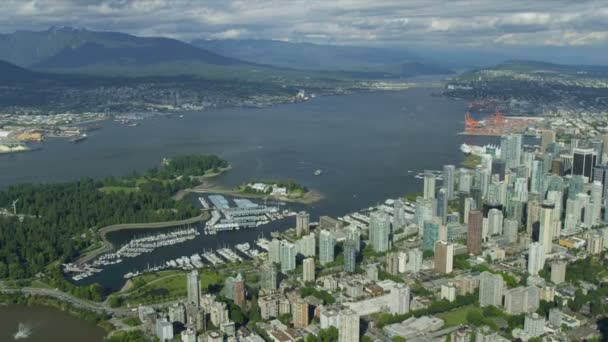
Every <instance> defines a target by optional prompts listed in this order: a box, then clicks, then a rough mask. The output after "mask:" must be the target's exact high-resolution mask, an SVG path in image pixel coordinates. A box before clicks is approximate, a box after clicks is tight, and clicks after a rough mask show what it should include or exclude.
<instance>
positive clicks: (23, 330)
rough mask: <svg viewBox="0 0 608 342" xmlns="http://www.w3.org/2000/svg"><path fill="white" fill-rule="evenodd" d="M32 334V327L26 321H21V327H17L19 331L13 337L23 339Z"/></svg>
mask: <svg viewBox="0 0 608 342" xmlns="http://www.w3.org/2000/svg"><path fill="white" fill-rule="evenodd" d="M31 335H32V327H30V326H29V325H27V324H25V323H19V328H18V329H17V332H16V333H15V335H13V338H14V339H15V340H21V339H25V338H28V337H30V336H31Z"/></svg>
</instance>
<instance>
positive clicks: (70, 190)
mask: <svg viewBox="0 0 608 342" xmlns="http://www.w3.org/2000/svg"><path fill="white" fill-rule="evenodd" d="M178 160H179V158H178ZM189 160H195V161H196V160H198V162H194V164H196V165H197V166H196V167H197V170H198V171H200V172H201V173H202V174H204V173H205V172H206V171H209V170H211V169H213V168H216V167H218V165H227V164H226V162H225V161H223V160H221V159H220V158H218V157H216V156H199V157H196V158H192V157H190V159H189ZM205 160H209V161H210V162H209V163H207V164H205V163H202V162H201V161H205ZM211 161H213V162H211ZM205 165H206V166H205ZM205 167H209V169H205ZM179 170H188V172H190V171H192V170H194V169H193V166H191V164H188V163H184V164H179V166H176V167H174V168H173V171H172V172H173V174H174V175H175V176H176V178H174V179H170V180H168V179H167V178H163V179H157V178H152V177H150V172H148V173H146V176H138V175H136V174H134V175H131V176H129V177H126V178H124V179H116V178H112V179H106V180H92V179H83V180H78V181H72V182H67V183H56V184H22V185H16V186H12V187H9V188H7V189H5V190H2V191H0V208H6V209H7V211H6V212H5V213H4V214H3V215H0V278H10V279H20V278H26V277H31V276H33V275H35V274H37V273H38V272H40V271H43V270H45V268H46V267H47V266H48V265H49V264H51V263H53V262H55V261H58V262H60V263H63V262H66V261H68V260H71V259H72V258H74V257H75V256H77V255H78V254H79V253H80V252H81V251H82V250H83V249H85V248H87V247H89V246H90V245H91V244H92V243H94V241H95V239H96V234H95V232H96V229H98V228H101V227H103V226H107V225H111V224H118V223H135V222H156V221H169V220H179V219H185V218H190V217H193V216H196V215H198V213H199V210H198V209H197V208H196V207H194V206H193V205H192V204H190V203H187V202H181V201H175V200H174V199H173V198H172V195H173V194H174V193H175V192H177V191H178V190H179V189H183V188H188V187H191V186H194V185H196V181H194V180H191V179H190V178H189V177H179V175H178V174H177V173H178V172H179ZM118 185H120V186H118ZM126 185H137V186H136V188H129V187H125V186H126ZM103 189H106V190H107V189H113V191H102V190H103ZM121 189H129V191H122V190H121ZM15 200H17V202H16V209H17V214H18V216H12V215H11V214H12V211H13V201H15Z"/></svg>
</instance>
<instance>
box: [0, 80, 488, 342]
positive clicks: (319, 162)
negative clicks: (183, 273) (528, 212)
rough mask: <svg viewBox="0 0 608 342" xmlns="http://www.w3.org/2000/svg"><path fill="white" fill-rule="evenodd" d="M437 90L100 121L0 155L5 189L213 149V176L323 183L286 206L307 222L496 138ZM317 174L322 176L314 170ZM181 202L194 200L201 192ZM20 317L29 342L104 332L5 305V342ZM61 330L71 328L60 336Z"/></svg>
mask: <svg viewBox="0 0 608 342" xmlns="http://www.w3.org/2000/svg"><path fill="white" fill-rule="evenodd" d="M435 90H436V89H435ZM433 91H434V90H433V89H411V90H407V91H402V92H380V93H367V94H354V95H348V96H337V97H321V98H316V99H314V100H311V101H308V102H305V103H300V104H293V105H278V106H274V107H271V108H263V109H244V108H234V109H224V110H215V111H209V112H204V113H190V114H185V115H184V117H183V118H179V117H178V116H175V117H171V118H166V117H158V118H152V119H147V120H145V121H143V122H141V123H140V124H139V125H138V126H137V127H129V126H127V125H123V124H120V123H115V122H103V123H101V125H102V129H100V130H96V131H93V132H90V134H89V136H88V139H86V140H84V141H82V142H81V143H79V144H73V143H70V142H68V141H67V140H61V139H49V140H47V141H45V142H44V143H43V149H41V150H37V151H33V152H30V153H23V154H13V155H0V187H7V186H10V185H13V184H18V183H24V182H55V181H65V180H72V179H77V178H81V177H105V176H121V175H125V174H127V173H130V172H132V171H134V170H135V171H143V170H146V169H147V168H150V167H152V166H157V165H159V164H160V161H161V160H162V159H163V158H165V157H171V156H175V155H179V154H186V153H198V154H202V153H215V154H217V155H219V156H221V157H222V158H225V159H227V160H228V161H229V162H230V164H231V165H232V166H233V169H232V170H231V171H229V172H228V173H226V174H224V175H222V176H221V177H219V178H218V179H217V180H216V181H217V182H218V183H219V184H221V185H223V186H235V185H238V184H241V183H244V182H247V181H251V180H254V179H283V178H292V179H295V180H296V181H297V182H299V183H301V184H304V185H305V186H307V187H309V188H313V189H316V190H319V191H321V192H322V193H323V195H324V198H323V200H321V201H320V202H317V203H315V204H313V205H310V206H303V205H288V208H289V209H292V210H301V209H306V210H308V211H309V212H310V213H311V220H313V221H316V220H317V218H318V216H319V215H332V216H341V215H344V214H345V213H348V212H352V211H355V210H359V209H361V208H365V207H368V206H370V205H374V204H377V203H380V202H382V201H384V200H385V199H386V198H391V197H392V198H395V197H397V196H399V195H403V194H405V193H408V192H412V191H419V190H420V187H421V183H420V182H421V181H420V180H419V179H417V178H415V175H416V174H417V173H419V172H421V171H423V170H425V169H435V170H438V169H440V168H441V166H442V165H443V164H449V163H451V164H456V165H458V163H460V162H461V161H462V159H463V156H462V154H461V153H460V151H459V146H460V144H462V143H463V142H466V143H468V144H485V143H496V142H497V140H496V138H484V137H466V136H462V135H458V134H457V133H458V132H460V131H461V130H462V127H463V113H464V111H465V108H466V107H465V105H466V104H465V103H464V102H461V101H454V100H449V99H445V98H441V97H433V96H431V93H432V92H433ZM316 170H322V173H321V174H320V175H315V171H316ZM409 171H412V172H409ZM188 200H190V201H192V202H193V203H195V204H196V203H197V202H198V201H197V196H191V197H190V198H188ZM292 221H295V220H294V219H293V218H287V219H285V220H279V221H274V222H271V223H269V224H268V225H264V226H261V227H257V228H252V229H241V230H238V231H230V232H221V233H219V234H217V235H203V234H201V235H200V236H197V237H196V238H195V239H193V240H189V241H186V242H184V243H181V244H178V245H172V246H166V247H161V248H158V249H157V250H155V251H154V252H152V253H147V254H143V255H141V256H138V257H135V258H129V259H128V260H127V261H124V262H122V263H120V264H116V265H110V266H108V267H107V269H106V270H105V271H103V272H101V273H97V274H95V275H93V276H91V277H90V278H87V279H86V280H84V281H83V282H84V283H90V282H99V283H101V284H102V285H103V286H106V287H108V288H113V289H116V288H119V287H120V286H122V284H123V283H124V281H125V280H124V278H123V275H124V274H125V273H128V272H131V271H134V270H141V269H143V268H145V267H146V266H148V265H150V266H154V265H155V264H160V263H161V262H165V261H166V260H170V259H175V258H178V257H180V256H184V255H185V256H190V255H191V254H193V253H195V252H196V253H202V252H203V251H204V250H205V249H217V248H220V247H223V246H234V245H235V244H238V243H242V242H253V240H255V239H256V238H257V237H258V236H260V235H261V234H264V235H265V236H266V237H269V236H270V232H272V231H275V230H283V229H286V228H288V227H290V226H292V225H293V224H294V222H292ZM201 229H202V227H201ZM160 231H162V230H150V231H146V230H137V231H119V232H114V233H112V234H110V235H109V238H110V239H111V240H112V241H113V242H116V243H117V244H124V243H126V242H127V241H128V240H129V239H131V238H132V237H133V236H137V235H142V234H146V233H157V232H160ZM19 323H31V324H32V327H33V329H32V335H31V336H30V338H29V339H27V340H26V341H67V342H71V341H83V340H87V341H98V340H101V336H103V331H101V330H100V329H98V328H97V327H95V326H91V325H89V324H87V323H85V322H81V321H79V320H78V319H77V318H74V317H71V316H69V315H67V314H64V313H61V312H56V310H54V309H49V308H41V307H21V306H17V307H8V308H6V307H4V308H0V340H1V341H12V340H13V336H14V334H15V333H17V331H18V328H19ZM68 333H69V334H72V335H69V336H68V335H61V334H68ZM80 333H85V334H86V337H82V335H78V334H80ZM53 334H57V335H53Z"/></svg>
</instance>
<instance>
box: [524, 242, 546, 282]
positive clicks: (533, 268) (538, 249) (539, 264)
mask: <svg viewBox="0 0 608 342" xmlns="http://www.w3.org/2000/svg"><path fill="white" fill-rule="evenodd" d="M543 267H545V248H544V246H543V245H542V244H540V243H538V242H532V243H531V244H530V248H529V249H528V273H530V274H531V275H534V276H536V275H538V272H539V271H540V270H542V269H543Z"/></svg>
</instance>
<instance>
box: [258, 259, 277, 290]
mask: <svg viewBox="0 0 608 342" xmlns="http://www.w3.org/2000/svg"><path fill="white" fill-rule="evenodd" d="M277 273H278V272H277V266H276V264H274V263H273V262H270V261H268V262H266V263H264V265H262V269H261V278H262V288H263V289H266V290H276V289H277V286H278V284H277V278H278V275H277Z"/></svg>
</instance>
